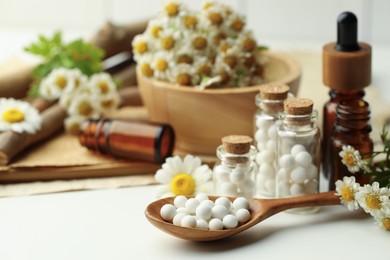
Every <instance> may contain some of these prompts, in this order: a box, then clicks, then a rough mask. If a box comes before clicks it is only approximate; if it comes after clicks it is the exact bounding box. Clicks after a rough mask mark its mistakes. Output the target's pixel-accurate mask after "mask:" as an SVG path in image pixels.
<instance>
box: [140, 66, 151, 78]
mask: <svg viewBox="0 0 390 260" xmlns="http://www.w3.org/2000/svg"><path fill="white" fill-rule="evenodd" d="M141 72H142V75H144V76H146V77H151V76H153V70H152V68H151V67H150V64H148V63H144V64H142V65H141Z"/></svg>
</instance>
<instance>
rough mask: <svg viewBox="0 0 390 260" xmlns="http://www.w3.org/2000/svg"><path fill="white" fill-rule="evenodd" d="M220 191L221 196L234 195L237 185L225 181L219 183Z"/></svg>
mask: <svg viewBox="0 0 390 260" xmlns="http://www.w3.org/2000/svg"><path fill="white" fill-rule="evenodd" d="M221 193H222V194H220V195H223V196H236V195H237V186H236V184H234V183H231V182H225V183H222V185H221Z"/></svg>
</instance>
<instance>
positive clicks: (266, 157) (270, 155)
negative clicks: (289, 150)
mask: <svg viewBox="0 0 390 260" xmlns="http://www.w3.org/2000/svg"><path fill="white" fill-rule="evenodd" d="M257 158H258V162H257V163H258V164H261V163H272V162H273V160H274V158H275V153H274V152H271V151H268V150H263V151H261V152H260V153H258V154H257V157H256V159H257Z"/></svg>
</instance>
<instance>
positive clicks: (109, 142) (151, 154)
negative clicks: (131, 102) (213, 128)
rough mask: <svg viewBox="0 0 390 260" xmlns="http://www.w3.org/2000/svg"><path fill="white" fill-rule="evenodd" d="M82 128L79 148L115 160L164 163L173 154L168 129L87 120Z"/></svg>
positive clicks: (144, 124)
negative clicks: (80, 146)
mask: <svg viewBox="0 0 390 260" xmlns="http://www.w3.org/2000/svg"><path fill="white" fill-rule="evenodd" d="M81 128H82V131H81V133H80V135H79V141H80V143H81V145H83V146H85V147H87V148H88V149H90V150H95V151H99V152H101V153H104V154H109V155H111V156H114V157H118V158H124V159H130V160H142V161H148V162H155V163H163V162H164V161H165V159H166V158H167V157H169V156H171V155H172V152H173V147H174V141H175V135H174V131H173V128H172V127H171V126H170V125H166V124H155V123H149V122H130V121H121V120H106V119H104V120H88V121H86V122H85V123H84V124H83V125H82V127H81Z"/></svg>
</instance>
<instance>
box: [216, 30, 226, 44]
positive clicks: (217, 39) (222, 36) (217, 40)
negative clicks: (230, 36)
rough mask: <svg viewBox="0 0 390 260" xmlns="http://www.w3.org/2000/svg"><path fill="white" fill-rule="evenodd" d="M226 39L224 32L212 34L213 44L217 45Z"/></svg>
mask: <svg viewBox="0 0 390 260" xmlns="http://www.w3.org/2000/svg"><path fill="white" fill-rule="evenodd" d="M224 39H226V34H224V33H218V34H217V35H215V36H214V39H213V41H214V43H215V45H217V46H218V45H219V44H220V43H221V41H222V40H224Z"/></svg>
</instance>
